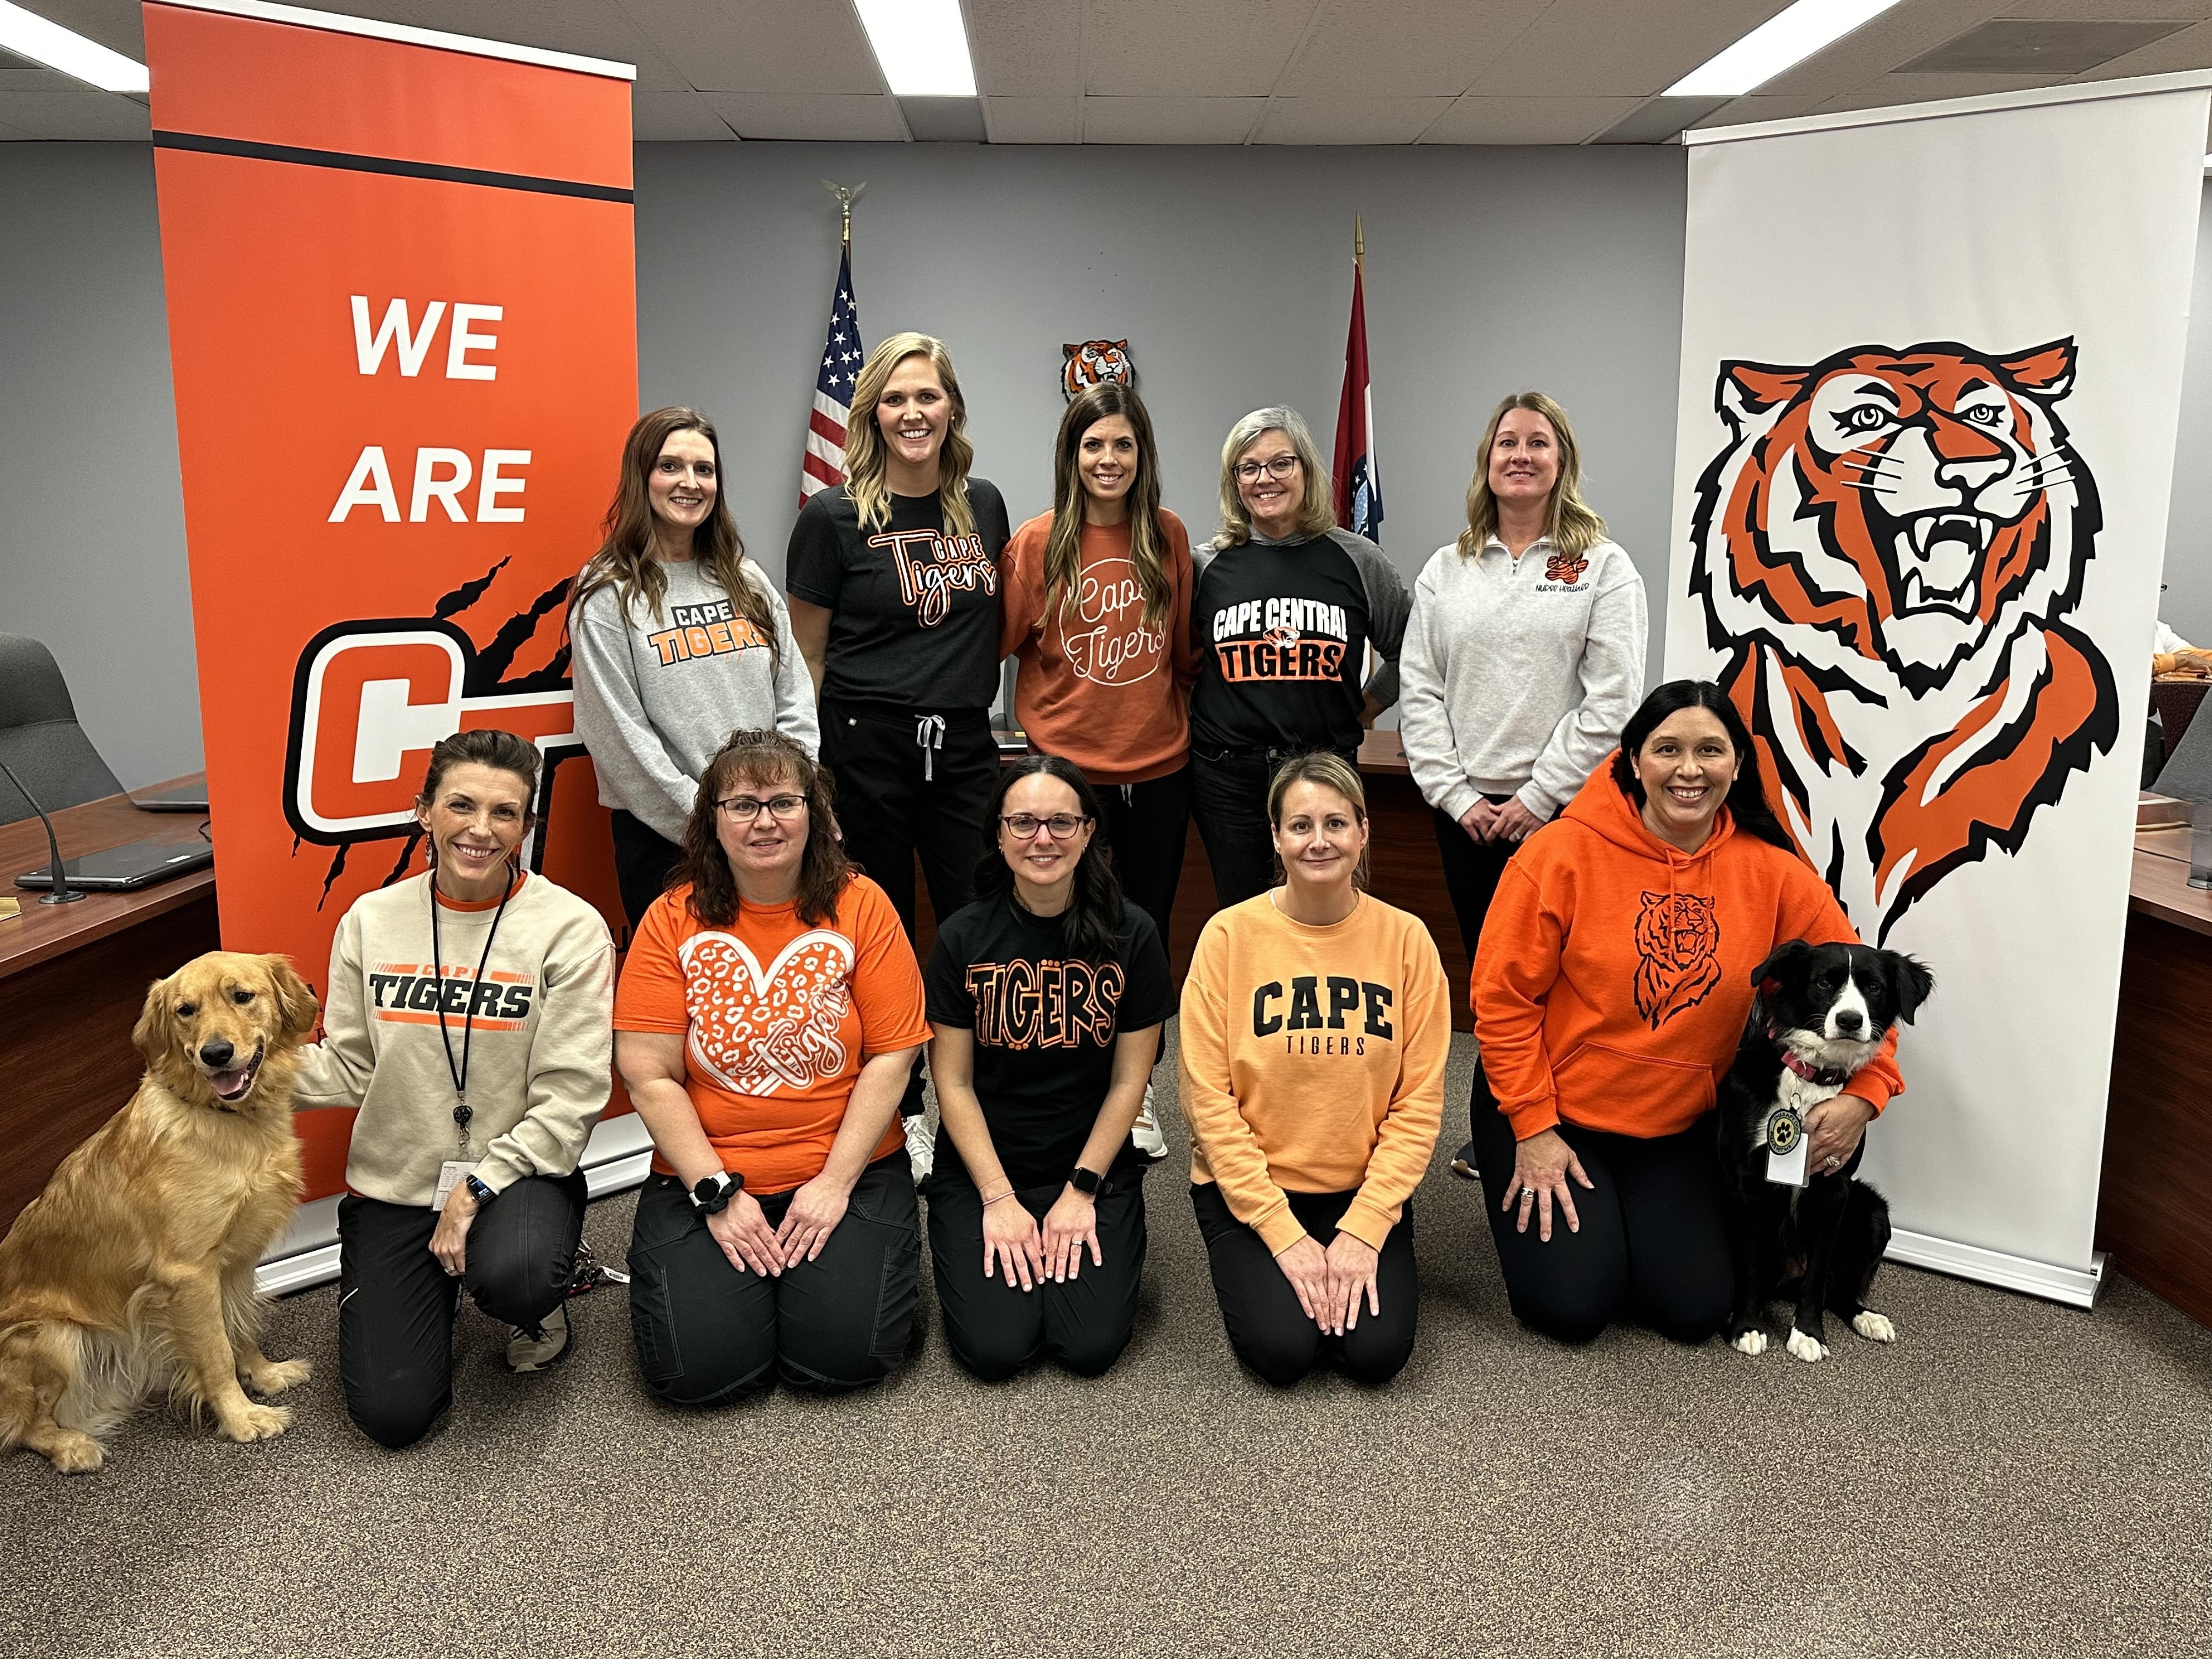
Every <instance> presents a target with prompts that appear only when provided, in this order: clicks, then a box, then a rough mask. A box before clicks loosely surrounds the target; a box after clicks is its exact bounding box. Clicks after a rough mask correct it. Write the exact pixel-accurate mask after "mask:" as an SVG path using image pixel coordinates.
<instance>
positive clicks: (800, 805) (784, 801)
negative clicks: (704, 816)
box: [714, 795, 806, 823]
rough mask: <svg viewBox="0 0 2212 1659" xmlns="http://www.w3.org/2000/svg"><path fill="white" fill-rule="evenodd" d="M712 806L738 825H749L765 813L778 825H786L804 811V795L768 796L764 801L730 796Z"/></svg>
mask: <svg viewBox="0 0 2212 1659" xmlns="http://www.w3.org/2000/svg"><path fill="white" fill-rule="evenodd" d="M714 805H716V806H717V807H719V808H720V810H721V811H724V812H726V813H728V814H729V815H730V817H733V818H735V819H736V820H737V821H738V823H751V822H752V821H753V820H754V819H755V818H757V817H759V816H760V815H761V813H762V812H763V811H766V812H767V813H768V815H769V817H772V818H774V819H775V821H776V822H777V823H789V822H790V821H791V820H792V819H793V818H795V817H798V816H799V814H800V813H801V812H804V811H805V810H806V797H805V796H804V795H770V796H769V798H768V799H766V800H755V799H753V798H752V797H751V796H750V795H732V796H731V797H729V799H726V800H718V801H716V802H715V803H714Z"/></svg>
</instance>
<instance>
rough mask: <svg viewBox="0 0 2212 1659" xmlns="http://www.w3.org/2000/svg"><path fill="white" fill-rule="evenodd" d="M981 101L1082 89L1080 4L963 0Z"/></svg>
mask: <svg viewBox="0 0 2212 1659" xmlns="http://www.w3.org/2000/svg"><path fill="white" fill-rule="evenodd" d="M963 3H964V5H965V8H966V10H967V13H968V40H969V46H970V47H971V48H972V50H973V51H974V52H975V88H976V90H977V91H979V92H981V94H983V95H984V96H985V97H986V98H990V99H994V100H996V99H999V98H1001V97H1008V98H1047V97H1050V96H1052V95H1054V94H1058V93H1063V92H1064V93H1071V94H1079V93H1081V92H1082V90H1083V9H1084V0H963Z"/></svg>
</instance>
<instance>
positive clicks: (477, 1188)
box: [461, 1176, 499, 1204]
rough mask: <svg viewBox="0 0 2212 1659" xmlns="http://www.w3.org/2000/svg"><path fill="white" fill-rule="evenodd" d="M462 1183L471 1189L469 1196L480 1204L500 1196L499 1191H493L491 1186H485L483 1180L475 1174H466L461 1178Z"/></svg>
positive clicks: (487, 1202)
mask: <svg viewBox="0 0 2212 1659" xmlns="http://www.w3.org/2000/svg"><path fill="white" fill-rule="evenodd" d="M461 1184H462V1185H463V1186H465V1187H466V1188H468V1189H469V1196H470V1197H471V1198H473V1199H474V1200H476V1201H477V1203H479V1204H489V1203H490V1202H491V1201H492V1200H494V1199H495V1198H497V1197H498V1196H499V1194H497V1193H495V1192H494V1191H492V1189H491V1188H489V1187H487V1186H485V1185H484V1184H483V1182H481V1181H478V1180H477V1178H476V1177H475V1176H463V1177H462V1178H461Z"/></svg>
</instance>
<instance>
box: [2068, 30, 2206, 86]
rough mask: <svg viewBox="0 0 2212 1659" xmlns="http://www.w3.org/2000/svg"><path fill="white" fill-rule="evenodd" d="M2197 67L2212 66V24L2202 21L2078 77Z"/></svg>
mask: <svg viewBox="0 0 2212 1659" xmlns="http://www.w3.org/2000/svg"><path fill="white" fill-rule="evenodd" d="M2193 69H2212V23H2201V24H2199V25H2197V27H2195V28H2187V29H2184V30H2182V31H2181V33H2179V34H2169V35H2167V36H2166V39H2165V40H2157V41H2154V42H2152V43H2151V44H2150V45H2149V46H2145V47H2143V48H2142V50H2141V51H2140V52H2130V53H2129V54H2128V55H2127V56H2126V57H2124V58H2114V59H2112V62H2111V63H2109V64H2099V65H2098V66H2097V67H2096V68H2095V69H2093V70H2091V71H2090V72H2089V73H2088V74H2087V75H2084V76H2077V77H2076V78H2077V79H2079V80H2083V81H2110V80H2113V79H2116V78H2118V77H2119V76H2129V75H2168V74H2171V73H2172V72H2173V71H2174V70H2193Z"/></svg>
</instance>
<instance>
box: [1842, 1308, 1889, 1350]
mask: <svg viewBox="0 0 2212 1659" xmlns="http://www.w3.org/2000/svg"><path fill="white" fill-rule="evenodd" d="M1851 1328H1852V1329H1853V1330H1855V1331H1857V1333H1858V1334H1860V1335H1861V1336H1863V1337H1864V1338H1866V1340H1868V1341H1869V1342H1894V1341H1896V1340H1897V1327H1896V1326H1894V1325H1893V1324H1891V1323H1890V1322H1889V1321H1888V1319H1887V1317H1886V1316H1883V1315H1881V1314H1878V1313H1876V1312H1875V1310H1873V1309H1871V1308H1862V1309H1860V1310H1858V1311H1857V1313H1855V1314H1853V1315H1852V1316H1851Z"/></svg>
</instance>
